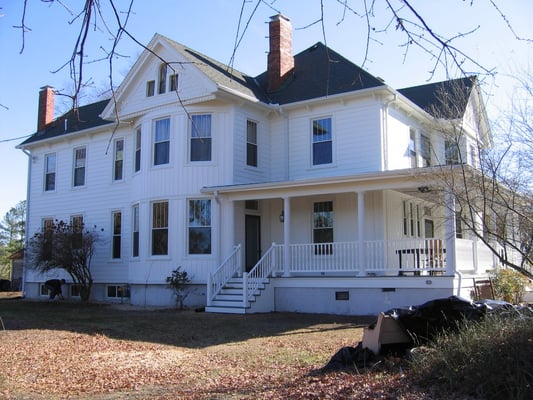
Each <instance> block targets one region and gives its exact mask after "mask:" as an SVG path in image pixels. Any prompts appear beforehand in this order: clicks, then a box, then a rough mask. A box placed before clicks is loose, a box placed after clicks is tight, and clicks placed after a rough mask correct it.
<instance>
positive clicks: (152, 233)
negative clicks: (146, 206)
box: [150, 200, 170, 257]
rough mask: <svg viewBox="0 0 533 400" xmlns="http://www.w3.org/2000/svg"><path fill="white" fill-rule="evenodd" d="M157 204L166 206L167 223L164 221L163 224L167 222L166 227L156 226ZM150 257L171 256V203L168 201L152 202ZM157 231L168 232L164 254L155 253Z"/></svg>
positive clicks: (165, 217)
mask: <svg viewBox="0 0 533 400" xmlns="http://www.w3.org/2000/svg"><path fill="white" fill-rule="evenodd" d="M156 204H166V210H165V212H166V215H165V216H164V219H166V221H163V222H166V225H164V226H163V225H161V226H158V227H155V226H154V223H155V218H154V213H155V208H154V207H155V205H156ZM150 211H151V212H150V256H151V257H168V256H169V233H170V230H169V214H170V210H169V201H168V200H156V201H152V202H151V203H150ZM156 230H158V231H161V232H162V233H163V231H166V243H165V244H164V246H165V250H164V251H165V252H164V253H155V252H154V250H155V247H154V246H155V243H154V234H155V233H156Z"/></svg>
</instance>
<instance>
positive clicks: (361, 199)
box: [357, 192, 366, 276]
mask: <svg viewBox="0 0 533 400" xmlns="http://www.w3.org/2000/svg"><path fill="white" fill-rule="evenodd" d="M364 239H365V192H357V245H358V247H359V249H358V258H357V262H358V264H359V265H358V266H357V267H358V269H359V273H358V275H359V276H363V275H365V270H366V265H365V260H366V258H365V247H364Z"/></svg>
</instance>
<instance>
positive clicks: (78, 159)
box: [73, 147, 87, 187]
mask: <svg viewBox="0 0 533 400" xmlns="http://www.w3.org/2000/svg"><path fill="white" fill-rule="evenodd" d="M86 163H87V149H86V148H85V147H78V148H76V149H74V171H73V175H74V179H73V185H74V187H77V186H84V185H85V165H86Z"/></svg>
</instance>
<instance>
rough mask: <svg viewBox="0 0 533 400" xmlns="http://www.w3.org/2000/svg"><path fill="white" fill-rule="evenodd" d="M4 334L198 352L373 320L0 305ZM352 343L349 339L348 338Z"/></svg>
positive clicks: (24, 302) (57, 303) (43, 304)
mask: <svg viewBox="0 0 533 400" xmlns="http://www.w3.org/2000/svg"><path fill="white" fill-rule="evenodd" d="M0 317H2V320H3V321H4V325H5V328H6V330H24V329H46V330H57V331H70V332H77V333H84V334H103V335H106V336H107V337H110V338H114V339H122V340H134V341H143V342H152V343H160V344H167V345H174V346H179V347H187V348H204V347H209V346H215V345H219V344H227V343H233V342H241V341H245V340H248V339H252V338H261V337H272V336H282V335H292V334H298V333H304V332H305V333H311V332H324V331H330V330H331V331H332V330H340V329H353V328H357V327H363V326H367V325H368V324H370V323H371V322H373V321H374V319H375V318H374V317H354V316H339V315H324V314H298V313H266V314H249V315H232V314H211V313H204V312H194V311H178V310H175V309H156V310H146V309H141V310H138V309H131V308H130V309H128V306H123V307H117V306H115V305H110V304H92V303H90V304H80V303H71V302H61V301H52V302H48V301H30V300H22V299H9V300H0ZM354 342H355V338H354Z"/></svg>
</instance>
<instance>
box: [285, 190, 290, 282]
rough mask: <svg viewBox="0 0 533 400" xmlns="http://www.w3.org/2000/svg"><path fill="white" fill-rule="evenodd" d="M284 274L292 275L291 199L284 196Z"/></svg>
mask: <svg viewBox="0 0 533 400" xmlns="http://www.w3.org/2000/svg"><path fill="white" fill-rule="evenodd" d="M283 216H284V219H283V276H290V269H291V266H290V259H291V249H290V247H289V245H290V241H291V199H290V198H289V197H284V198H283Z"/></svg>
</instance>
